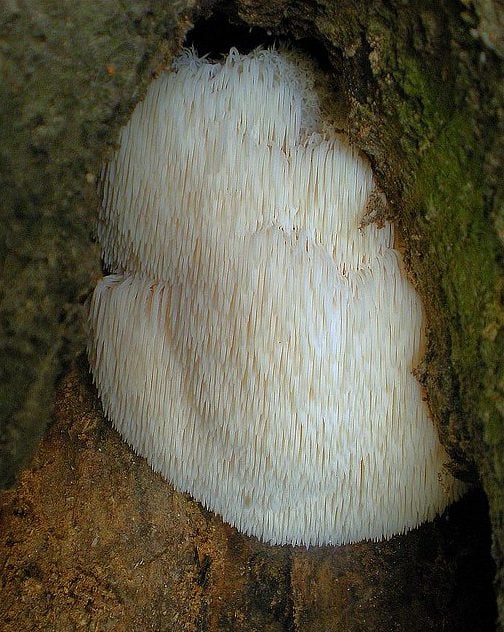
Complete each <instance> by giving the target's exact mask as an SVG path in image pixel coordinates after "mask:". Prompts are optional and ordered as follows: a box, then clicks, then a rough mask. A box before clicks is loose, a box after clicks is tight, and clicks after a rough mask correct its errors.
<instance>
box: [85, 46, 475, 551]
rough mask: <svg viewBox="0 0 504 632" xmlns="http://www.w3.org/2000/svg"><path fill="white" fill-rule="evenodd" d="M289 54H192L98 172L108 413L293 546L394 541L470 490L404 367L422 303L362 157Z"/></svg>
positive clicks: (178, 473) (161, 457)
mask: <svg viewBox="0 0 504 632" xmlns="http://www.w3.org/2000/svg"><path fill="white" fill-rule="evenodd" d="M314 82H315V79H314V74H313V72H312V71H311V70H310V69H309V67H308V66H307V65H306V64H305V63H302V62H297V61H296V59H295V57H293V56H292V55H290V54H283V53H279V52H276V51H255V52H253V53H251V54H250V55H240V54H239V53H238V52H237V51H236V50H232V51H231V52H230V54H229V56H228V57H227V58H226V59H225V61H224V62H223V63H211V62H210V61H208V60H206V59H199V58H198V57H197V56H196V55H195V53H193V52H191V51H186V52H184V53H183V55H182V56H181V57H179V58H178V59H177V60H176V61H175V63H174V66H173V68H172V70H171V72H167V73H165V74H163V75H161V76H160V77H159V78H158V79H157V80H155V81H154V82H153V83H152V84H151V85H150V87H149V89H148V91H147V95H146V97H145V99H144V101H143V102H142V103H140V104H139V105H138V106H137V108H136V109H135V111H134V112H133V115H132V118H131V120H130V122H129V123H128V125H127V126H126V127H125V128H123V130H122V131H121V135H120V144H119V149H118V150H117V152H116V154H115V155H114V157H113V159H112V160H111V162H110V163H109V164H108V165H107V167H106V169H105V170H104V175H103V192H104V193H103V205H102V215H101V220H100V226H99V239H100V242H101V245H102V248H103V253H104V259H105V262H106V265H107V266H108V267H109V269H110V270H112V271H113V272H114V274H112V275H110V276H107V277H105V278H104V279H102V280H101V281H100V282H99V283H98V285H97V287H96V290H95V292H94V295H93V300H92V304H91V314H90V322H91V340H90V344H89V357H90V364H91V368H92V372H93V375H94V380H95V382H96V384H97V387H98V391H99V394H100V397H101V400H102V402H103V406H104V410H105V412H106V414H107V416H108V417H109V418H110V419H111V420H112V422H113V424H114V426H115V427H116V428H117V429H118V431H119V432H120V433H121V435H122V436H123V437H124V438H125V439H126V441H128V443H130V445H131V446H132V447H133V448H134V449H135V450H136V451H137V452H138V453H139V454H141V455H143V456H145V457H146V459H147V460H148V462H149V463H150V465H151V466H152V467H153V468H154V469H155V470H156V471H159V472H161V474H162V475H163V476H165V477H166V478H167V479H168V480H169V481H170V482H171V483H173V485H174V486H175V487H176V488H177V489H178V490H181V491H187V492H189V493H191V494H192V495H193V496H194V498H196V499H197V500H199V501H201V502H202V503H204V504H205V505H206V506H207V507H208V508H209V509H211V510H213V511H215V512H217V513H219V514H221V515H222V516H223V518H224V520H226V521H227V522H229V523H231V524H232V525H235V526H236V527H237V528H238V529H239V530H241V531H243V532H245V533H248V534H252V535H255V536H257V537H258V538H261V539H262V540H264V541H268V542H271V543H276V544H282V543H291V544H306V545H311V544H325V543H333V544H338V543H345V542H352V541H357V540H361V539H380V538H383V537H390V536H392V535H393V534H396V533H401V532H404V531H406V530H407V529H410V528H413V527H415V526H417V525H418V524H420V523H421V522H423V521H426V520H430V519H432V518H433V517H434V516H435V515H436V514H437V513H439V512H441V511H442V510H443V509H444V508H445V507H446V505H447V504H448V503H450V502H452V501H453V500H455V499H456V498H457V497H458V496H459V495H460V494H461V492H462V490H463V487H462V484H461V483H459V482H458V481H456V480H455V479H454V478H453V477H452V476H451V475H450V474H449V473H448V472H447V470H446V467H445V465H446V463H447V461H448V457H447V454H446V453H445V451H444V449H443V448H442V446H441V444H440V442H439V439H438V436H437V434H436V431H435V428H434V426H433V423H432V421H431V420H430V418H429V411H428V408H427V406H426V403H425V402H424V401H423V398H422V393H421V389H420V385H419V384H418V383H417V381H416V379H415V378H414V376H413V374H412V369H413V363H414V360H415V358H416V357H417V356H418V353H419V350H420V345H421V336H422V306H421V303H420V300H419V298H418V296H417V295H416V293H415V291H414V289H413V288H412V287H411V285H410V284H409V282H408V280H407V279H406V277H405V275H404V273H403V272H402V271H401V266H400V258H399V254H398V253H397V252H396V251H395V250H394V249H393V247H392V246H393V227H392V226H391V225H390V224H388V225H385V227H383V228H381V229H379V228H378V227H377V226H376V225H374V224H371V225H369V226H366V227H365V228H363V229H360V228H359V225H360V223H361V220H362V218H363V215H364V213H365V207H366V203H367V201H368V199H369V197H370V195H371V194H372V192H373V190H374V182H373V175H372V171H371V168H370V166H369V164H368V163H367V161H366V160H365V159H364V158H363V157H362V156H360V155H359V154H358V153H357V152H356V151H355V150H354V149H353V148H351V147H349V145H348V144H347V143H346V141H345V139H344V138H342V137H341V136H340V135H339V134H337V133H336V132H335V131H334V129H333V128H332V127H331V126H330V125H329V124H328V123H327V122H325V121H324V117H323V115H322V112H321V105H320V102H319V100H318V98H317V96H316V91H315V89H314Z"/></svg>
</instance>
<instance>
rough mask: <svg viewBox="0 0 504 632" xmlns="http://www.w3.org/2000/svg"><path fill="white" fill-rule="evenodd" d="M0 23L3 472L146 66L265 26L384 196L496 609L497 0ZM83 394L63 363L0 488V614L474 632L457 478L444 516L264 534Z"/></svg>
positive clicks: (100, 7) (236, 4)
mask: <svg viewBox="0 0 504 632" xmlns="http://www.w3.org/2000/svg"><path fill="white" fill-rule="evenodd" d="M192 25H195V28H194V29H193V30H192V31H190V28H191V26H192ZM0 32H1V33H2V37H1V48H0V59H1V61H2V82H1V85H0V117H1V118H0V120H1V130H2V143H1V146H0V190H1V192H2V194H1V196H0V213H1V218H2V225H3V227H4V229H3V231H2V239H1V240H0V261H1V269H2V276H1V278H0V300H1V304H0V317H1V323H2V329H1V330H0V342H1V344H0V371H2V379H1V383H0V424H1V425H0V442H1V446H2V452H1V455H2V458H1V460H0V477H1V480H2V481H3V484H4V485H5V484H7V483H10V482H11V481H12V479H13V476H14V474H15V472H16V470H17V469H18V468H19V466H20V465H21V463H22V462H23V461H24V460H25V459H26V458H27V456H28V455H29V453H30V451H31V449H32V448H33V446H34V444H35V442H36V440H37V439H38V438H39V437H40V436H42V434H43V432H44V428H45V423H46V421H47V420H48V419H49V417H50V411H51V407H52V406H53V402H54V391H53V389H54V384H55V381H56V379H57V377H58V376H59V375H61V370H62V367H63V368H65V367H68V365H69V361H70V360H71V359H72V358H73V357H74V356H75V355H76V353H78V352H79V351H80V350H82V348H83V346H84V340H85V333H84V332H85V329H84V326H83V321H84V313H85V309H84V302H85V299H86V297H87V296H88V294H89V292H90V291H91V289H92V287H93V285H94V283H95V281H96V279H97V278H98V277H99V275H100V255H99V250H98V248H97V246H96V244H95V243H94V239H93V234H94V224H95V221H96V207H97V199H96V195H95V188H96V180H97V177H98V174H99V169H100V165H101V164H102V162H103V161H104V160H105V159H106V157H107V155H108V154H109V153H110V151H111V148H112V147H113V144H114V142H115V141H116V139H117V132H118V129H119V127H120V126H121V124H123V123H124V122H125V120H126V119H127V116H128V113H129V112H130V111H131V108H132V106H133V105H134V103H135V102H136V101H137V100H138V99H139V98H140V97H141V95H142V94H143V91H144V89H145V86H146V84H147V82H148V81H149V79H150V78H151V77H152V75H153V73H155V72H156V71H157V70H159V69H161V68H162V67H163V66H164V64H166V63H168V62H169V60H170V58H171V56H172V55H173V54H174V52H176V51H177V50H179V48H180V47H181V45H182V43H183V40H184V36H185V35H186V33H188V32H189V33H188V37H189V40H188V41H190V42H194V44H195V45H196V46H197V47H198V49H199V50H200V52H206V50H213V51H217V52H219V51H223V50H225V49H226V47H227V48H229V46H230V45H236V46H237V47H238V48H240V47H244V46H252V45H255V44H257V43H259V42H261V41H262V42H266V43H267V42H270V41H272V38H276V37H280V38H284V39H286V40H288V41H290V42H292V43H295V44H296V45H297V46H299V47H300V48H301V49H302V50H305V51H307V52H309V53H310V54H311V55H315V56H316V57H317V58H318V60H319V61H320V63H321V65H322V67H323V69H324V70H325V72H326V73H327V74H328V76H329V78H330V79H329V80H330V82H331V85H332V89H333V90H334V92H335V95H337V99H338V100H339V101H341V102H342V103H344V105H345V108H346V114H347V120H348V131H349V135H350V138H351V140H352V142H353V143H355V144H356V145H357V146H358V147H360V148H361V149H362V150H363V151H364V152H365V153H367V155H368V156H369V157H370V159H371V161H372V164H373V168H374V171H375V175H376V178H377V180H378V182H379V185H380V187H381V188H382V190H383V191H384V193H385V195H386V197H387V199H388V203H389V207H388V215H389V218H390V219H392V220H394V221H395V222H396V225H397V227H398V232H399V235H400V239H401V242H402V247H403V248H404V252H405V260H406V264H407V266H408V267H409V268H410V270H411V272H412V275H413V277H414V281H415V284H416V286H417V289H418V291H419V292H420V294H421V296H422V298H423V301H424V305H425V310H426V316H427V321H428V324H429V331H428V346H427V351H426V355H425V359H424V361H423V363H422V366H421V369H420V370H419V375H418V377H419V379H420V380H421V381H422V383H423V384H424V385H425V387H426V392H427V394H428V399H429V404H430V407H431V410H432V413H433V416H434V418H435V421H436V424H437V426H438V428H439V433H440V437H441V439H442V441H443V443H444V445H445V446H446V448H447V450H448V451H449V453H450V455H451V456H452V458H453V464H454V465H453V467H454V472H455V473H456V474H457V475H459V476H461V477H463V478H465V479H466V480H469V481H470V482H472V483H473V484H474V485H476V486H479V485H480V486H481V487H482V489H483V490H484V492H485V494H486V497H487V498H488V505H489V515H490V520H491V527H492V543H493V544H492V553H493V557H494V561H495V564H496V569H497V572H496V590H497V601H498V605H499V607H500V612H501V617H502V619H503V620H504V587H503V580H504V577H503V559H502V556H503V553H502V551H503V546H504V527H503V523H504V497H503V495H504V492H503V490H504V467H503V444H504V430H503V428H504V426H503V424H502V412H503V410H504V391H503V389H504V370H503V369H504V367H503V361H504V335H503V328H502V325H503V322H504V310H503V306H502V239H503V235H504V212H503V211H504V209H503V199H504V195H503V188H504V187H503V185H502V178H501V172H502V163H501V157H502V155H504V152H503V150H504V132H503V112H504V88H503V85H504V83H503V74H504V73H503V57H504V7H503V5H502V2H498V1H492V0H488V1H487V2H483V1H482V0H474V2H472V3H469V1H468V0H465V1H464V3H463V4H458V3H456V2H452V1H448V0H445V1H443V2H433V1H430V0H426V1H424V2H421V3H415V2H408V1H406V2H404V1H400V0H391V1H390V2H387V3H383V2H373V1H371V2H363V1H362V2H359V1H356V0H346V1H343V2H335V1H334V0H333V1H330V0H320V1H318V2H301V1H298V2H287V1H286V0H280V1H278V0H269V1H268V2H264V1H263V0H242V1H239V0H231V1H229V2H225V3H224V2H223V3H217V2H214V1H208V0H207V1H206V2H204V3H203V2H202V3H201V4H198V3H196V4H194V3H191V2H185V1H184V0H181V1H175V0H173V1H172V2H169V1H165V2H163V1H162V0H151V1H150V2H149V1H148V0H139V1H131V2H128V3H120V2H117V0H97V1H96V2H93V3H90V2H85V3H75V2H69V1H67V2H61V0H60V1H59V2H56V0H31V1H30V2H26V1H25V2H23V0H7V2H4V3H3V5H2V6H1V7H0ZM335 98H336V96H335ZM65 370H66V371H68V368H66V369H65ZM79 394H80V397H81V399H79V397H78V395H79ZM92 398H93V394H92V389H91V387H90V385H89V384H88V383H87V382H86V380H85V379H84V378H83V377H82V375H80V377H79V373H78V372H75V371H73V372H70V373H69V374H68V376H67V377H66V378H65V380H64V381H63V383H62V386H61V387H60V394H59V398H58V405H57V406H56V409H55V410H56V421H55V424H54V425H53V427H52V430H51V432H50V433H49V434H48V435H47V437H46V439H45V442H44V444H43V445H42V447H41V448H40V449H39V451H38V453H37V456H36V458H35V461H34V462H33V463H32V465H31V467H30V469H29V470H28V471H27V472H25V474H24V475H23V476H22V477H21V478H20V480H19V482H18V484H17V487H15V488H14V490H13V491H10V492H6V493H5V495H4V498H3V513H2V516H1V521H2V530H1V532H2V538H3V541H2V545H0V546H1V549H0V556H1V557H2V560H3V562H4V564H5V565H6V566H5V569H6V570H5V577H7V578H9V580H10V581H9V584H8V590H9V592H8V594H9V599H6V600H3V603H2V604H1V605H0V608H1V609H3V613H4V614H6V616H7V615H8V617H9V619H5V620H7V621H9V622H10V623H9V625H11V626H12V629H14V628H15V627H17V628H21V629H22V628H23V624H24V625H27V622H28V621H30V617H38V619H37V620H38V621H39V622H40V625H39V627H40V629H42V628H44V629H73V627H77V626H78V625H80V623H81V622H84V625H87V626H88V627H90V628H92V626H93V625H94V626H97V627H98V629H101V628H102V627H105V624H104V623H103V622H105V621H109V622H110V621H112V622H114V625H113V627H114V629H122V628H124V629H144V627H143V626H144V625H145V626H147V623H148V624H149V625H152V626H153V627H154V628H155V629H167V630H172V629H173V630H177V629H180V630H184V629H187V630H191V629H195V630H196V629H200V630H205V629H209V630H226V629H240V630H247V629H250V630H255V629H257V630H268V629H271V630H277V629H278V630H336V629H338V630H354V629H355V630H365V629H369V630H388V629H398V630H402V629H418V630H428V629H432V630H434V629H457V630H466V629H467V630H469V629H470V630H477V629H481V630H483V629H491V628H488V627H484V626H485V625H487V623H488V621H490V620H491V619H492V617H493V616H494V613H493V611H492V601H491V599H490V600H489V597H488V594H486V593H485V591H484V590H483V593H481V594H480V593H478V595H479V599H478V601H479V606H478V607H477V608H476V606H474V607H473V609H472V612H476V611H477V612H478V613H479V615H478V616H479V619H478V621H479V624H478V625H480V627H476V625H477V624H476V623H475V620H474V617H473V618H471V617H472V615H470V613H469V608H468V606H467V604H468V601H467V599H465V598H464V595H465V596H467V595H468V594H469V592H470V591H469V586H470V585H471V583H470V581H469V577H470V571H468V570H467V569H466V574H465V575H464V574H463V572H462V570H461V568H462V567H463V566H464V564H465V563H466V562H468V561H469V560H470V563H471V564H472V565H476V567H477V568H478V569H479V570H478V571H477V572H478V573H481V575H478V577H487V576H488V573H489V572H490V571H489V567H488V559H487V558H486V557H485V546H486V544H485V543H486V540H485V538H486V534H485V524H486V523H485V520H484V517H481V516H484V513H485V506H484V502H483V501H482V500H481V496H479V495H478V493H477V492H475V493H474V494H473V495H470V496H469V497H468V499H466V500H464V501H463V502H462V504H460V505H457V506H455V508H454V509H452V510H450V512H451V513H450V512H449V513H448V514H447V516H449V517H451V523H450V525H451V527H450V528H452V529H453V531H450V528H449V527H448V526H447V524H445V522H446V518H447V516H445V517H444V518H442V519H440V520H439V521H437V522H436V523H435V524H434V526H432V525H430V526H426V527H424V528H422V529H420V530H418V531H415V532H413V533H412V534H409V535H406V536H401V537H400V538H394V539H392V540H391V541H389V542H386V543H382V544H369V543H365V544H361V545H353V546H351V547H335V548H332V549H331V548H323V549H319V550H310V551H300V550H296V549H292V548H289V547H284V548H275V547H267V546H264V545H259V544H258V543H256V542H254V541H253V540H251V539H249V538H245V537H243V536H240V535H239V534H237V533H236V532H235V531H233V530H232V529H230V528H228V527H226V526H225V525H223V524H222V523H220V522H219V520H218V519H217V518H215V517H212V516H210V515H209V514H207V513H206V512H204V511H203V510H202V509H201V508H200V507H199V506H198V505H197V504H196V503H194V502H193V501H191V500H190V499H188V498H187V497H185V496H182V495H179V494H176V493H175V492H173V490H172V489H171V488H170V487H169V486H168V485H167V484H166V483H164V482H162V481H161V480H160V479H158V478H157V477H156V476H155V475H153V474H151V473H150V472H149V471H148V470H147V469H146V467H145V465H144V464H143V462H141V460H139V459H136V458H134V457H133V456H132V454H131V453H130V452H128V450H127V449H126V448H125V447H124V446H122V445H121V444H119V442H118V439H117V437H116V436H115V434H114V433H112V431H110V429H109V427H108V425H107V424H106V423H105V422H103V420H102V419H101V417H100V416H99V414H98V412H97V410H96V407H97V405H96V402H95V400H93V399H92ZM82 402H86V406H87V407H88V408H86V407H85V406H84V404H83V403H82ZM83 407H84V408H83ZM28 437H29V439H28ZM100 450H101V451H100ZM115 459H117V463H120V465H121V467H120V468H118V467H117V464H116V463H115V462H114V460H115ZM72 467H73V468H76V469H74V470H72V469H71V468H72ZM104 471H105V472H106V476H103V473H104ZM121 472H122V474H121ZM69 490H70V491H69ZM68 499H70V500H68ZM52 507H53V508H56V509H57V511H51V508H52ZM476 509H477V511H478V512H479V514H478V515H480V518H478V519H476V520H475V519H474V518H473V517H472V516H471V513H472V512H473V511H476ZM133 517H134V518H135V522H134V523H133V522H131V521H132V519H133ZM443 520H444V521H445V522H443ZM168 521H169V523H170V525H171V526H170V529H168V528H167V524H168ZM464 522H465V523H466V524H467V525H470V526H471V531H476V532H477V533H476V534H473V535H474V537H473V538H472V539H471V536H470V534H469V533H468V532H467V529H465V528H464ZM172 529H173V532H172ZM174 533H175V534H177V535H176V536H174V535H173V534H174ZM4 536H5V537H4ZM129 538H131V539H132V540H131V541H132V542H133V545H131V542H130V541H129ZM177 538H178V539H177ZM450 547H455V548H456V551H454V550H453V549H451V548H450ZM410 569H411V574H410ZM415 573H416V574H415ZM147 574H148V577H149V580H148V581H146V576H147ZM420 576H423V577H424V580H423V582H422V581H420V579H419V580H418V585H419V590H418V591H416V590H409V589H408V587H407V586H408V582H410V583H411V582H412V581H413V579H412V578H414V577H420ZM461 577H465V579H461ZM128 578H129V579H128ZM436 578H437V579H436ZM437 581H438V582H439V583H436V582H437ZM482 581H483V584H484V586H487V584H485V581H486V580H482ZM464 582H467V585H466V584H464ZM429 585H430V587H431V590H429ZM405 586H406V587H405ZM433 586H434V587H437V590H438V592H435V591H434V589H433V588H432V587H433ZM4 588H5V587H4ZM472 589H473V591H474V586H472ZM464 591H467V592H464ZM392 595H398V597H397V599H398V600H396V599H395V598H394V599H393V598H392ZM429 604H430V606H429ZM408 609H409V610H408ZM408 612H409V613H410V614H409V615H408ZM163 613H165V614H163ZM485 613H486V614H485ZM411 615H413V616H411ZM135 617H136V618H135ZM163 617H164V618H163ZM380 617H381V618H380ZM443 617H445V619H444V620H443ZM393 621H395V622H396V623H395V624H394V625H395V627H393V626H392V624H391V622H393ZM470 624H471V625H472V626H473V627H470ZM44 625H45V627H44ZM415 625H416V626H417V627H416V628H415V627H414V626H415ZM422 625H423V627H422ZM442 625H444V626H445V627H444V628H443V627H442ZM135 626H136V627H135ZM177 626H178V627H177ZM247 626H248V627H247ZM352 626H353V627H352ZM359 626H360V627H359ZM387 626H388V627H387ZM412 626H413V627H412ZM436 626H437V627H436ZM450 626H452V627H450ZM464 626H465V627H464ZM481 626H483V627H481ZM33 629H38V628H36V627H34V628H33ZM92 629H95V628H92Z"/></svg>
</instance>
